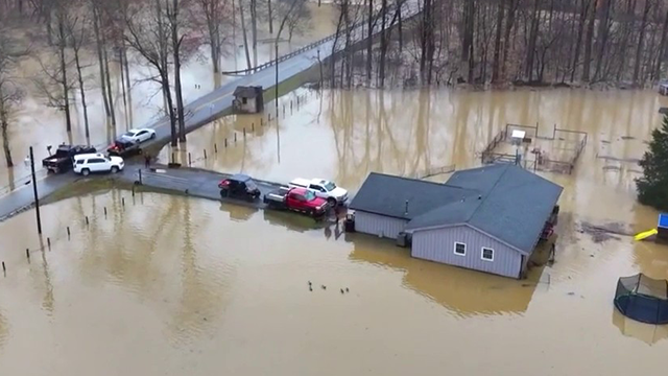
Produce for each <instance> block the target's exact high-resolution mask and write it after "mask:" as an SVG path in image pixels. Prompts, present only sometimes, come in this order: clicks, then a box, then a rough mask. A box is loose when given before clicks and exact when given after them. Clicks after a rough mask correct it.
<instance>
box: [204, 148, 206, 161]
mask: <svg viewBox="0 0 668 376" xmlns="http://www.w3.org/2000/svg"><path fill="white" fill-rule="evenodd" d="M204 159H206V149H204Z"/></svg>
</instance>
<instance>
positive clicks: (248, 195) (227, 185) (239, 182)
mask: <svg viewBox="0 0 668 376" xmlns="http://www.w3.org/2000/svg"><path fill="white" fill-rule="evenodd" d="M218 188H220V197H238V198H245V199H251V200H256V199H257V198H258V197H260V188H258V186H257V184H255V182H254V181H253V179H252V178H251V177H250V176H248V175H244V174H234V175H232V176H230V177H229V178H227V179H223V181H221V182H220V183H219V184H218Z"/></svg>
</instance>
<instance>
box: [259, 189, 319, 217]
mask: <svg viewBox="0 0 668 376" xmlns="http://www.w3.org/2000/svg"><path fill="white" fill-rule="evenodd" d="M264 203H265V204H267V206H269V208H271V209H279V210H290V211H295V212H299V213H303V214H306V215H309V216H311V217H314V218H317V217H321V216H323V215H325V214H326V213H327V211H328V210H329V209H330V208H331V205H330V204H329V203H328V202H327V200H326V199H324V198H322V197H318V196H316V194H315V193H314V192H313V191H312V190H310V189H306V188H290V187H281V188H279V189H278V190H277V191H275V192H271V193H268V194H266V195H265V196H264Z"/></svg>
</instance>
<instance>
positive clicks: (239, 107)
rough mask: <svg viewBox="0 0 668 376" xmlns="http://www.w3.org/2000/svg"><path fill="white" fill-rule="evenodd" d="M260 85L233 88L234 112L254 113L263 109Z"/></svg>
mask: <svg viewBox="0 0 668 376" xmlns="http://www.w3.org/2000/svg"><path fill="white" fill-rule="evenodd" d="M262 92H263V90H262V86H237V88H236V90H234V94H233V95H234V102H233V107H234V112H236V113H238V114H256V113H258V112H262V111H263V110H264V99H263V98H262Z"/></svg>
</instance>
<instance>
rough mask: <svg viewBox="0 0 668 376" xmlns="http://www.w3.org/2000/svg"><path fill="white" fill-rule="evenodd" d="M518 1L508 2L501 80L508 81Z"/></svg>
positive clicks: (510, 0) (509, 0)
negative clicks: (509, 52) (511, 36)
mask: <svg viewBox="0 0 668 376" xmlns="http://www.w3.org/2000/svg"><path fill="white" fill-rule="evenodd" d="M517 1H518V0H508V17H507V18H506V29H505V31H504V33H503V59H502V61H501V78H502V79H503V80H507V79H508V77H507V71H508V51H509V49H510V33H511V32H512V31H513V27H514V26H515V13H516V11H517Z"/></svg>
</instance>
